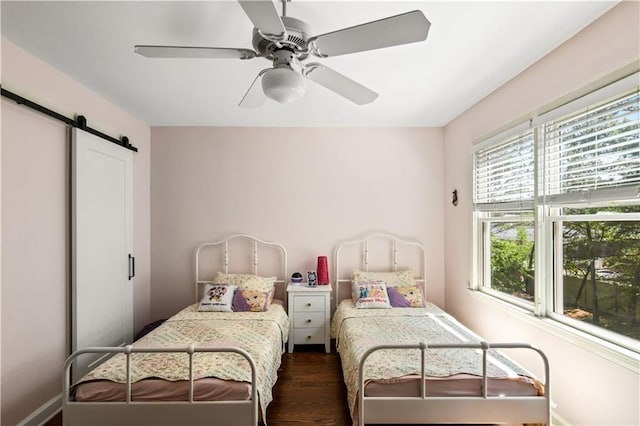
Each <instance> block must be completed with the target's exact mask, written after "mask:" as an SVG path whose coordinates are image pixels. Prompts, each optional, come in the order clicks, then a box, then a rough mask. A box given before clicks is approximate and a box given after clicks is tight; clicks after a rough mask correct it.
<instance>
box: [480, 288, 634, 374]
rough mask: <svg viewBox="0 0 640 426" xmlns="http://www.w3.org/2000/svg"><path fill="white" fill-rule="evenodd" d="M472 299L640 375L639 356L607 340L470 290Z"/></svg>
mask: <svg viewBox="0 0 640 426" xmlns="http://www.w3.org/2000/svg"><path fill="white" fill-rule="evenodd" d="M470 291H471V292H472V294H473V297H476V298H477V299H478V300H479V301H481V302H483V303H486V304H490V305H491V306H492V307H497V308H499V309H501V310H502V311H504V312H508V313H509V314H510V315H513V316H514V317H516V318H517V319H519V320H522V321H524V322H526V323H527V324H531V325H533V326H535V327H537V328H539V329H541V330H543V331H545V332H548V333H551V334H553V335H554V336H557V337H560V338H561V339H563V340H565V341H567V342H569V343H571V344H573V345H576V346H578V347H580V348H582V349H585V350H587V351H589V352H591V353H594V354H597V355H599V356H601V357H603V358H605V359H607V360H609V361H612V362H614V363H615V364H617V365H620V366H622V367H625V368H627V369H629V370H631V371H633V372H634V373H640V354H639V353H637V352H634V351H632V350H629V349H626V348H624V347H622V346H619V345H616V344H614V343H611V342H609V341H607V340H604V339H601V338H599V337H596V336H593V335H591V334H588V333H585V332H583V331H581V330H577V329H575V328H573V327H569V326H567V325H565V324H562V323H560V322H558V321H555V320H553V319H549V318H540V317H537V316H535V315H534V314H533V312H530V311H528V310H526V309H523V308H521V307H518V306H515V305H513V304H511V303H509V302H506V301H503V300H501V299H499V298H496V297H493V296H491V295H489V294H486V293H483V292H482V291H478V290H470Z"/></svg>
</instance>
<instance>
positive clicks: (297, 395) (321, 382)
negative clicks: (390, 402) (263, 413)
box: [45, 345, 351, 426]
mask: <svg viewBox="0 0 640 426" xmlns="http://www.w3.org/2000/svg"><path fill="white" fill-rule="evenodd" d="M267 419H268V425H269V426H280V425H281V426H287V425H317V426H343V425H344V426H346V425H351V417H350V416H349V410H348V408H347V388H346V387H345V385H344V382H343V380H342V369H341V367H340V358H339V356H338V354H337V353H335V352H333V353H331V354H327V353H325V352H324V345H318V346H316V345H309V346H296V350H295V352H294V353H292V354H290V353H286V354H284V355H283V357H282V365H281V366H280V370H279V371H278V382H277V383H276V386H275V387H274V389H273V401H272V402H271V404H270V405H269V407H268V409H267ZM45 426H62V416H61V415H60V414H58V415H57V416H55V417H54V418H53V419H52V420H51V421H49V422H48V423H47V424H46V425H45Z"/></svg>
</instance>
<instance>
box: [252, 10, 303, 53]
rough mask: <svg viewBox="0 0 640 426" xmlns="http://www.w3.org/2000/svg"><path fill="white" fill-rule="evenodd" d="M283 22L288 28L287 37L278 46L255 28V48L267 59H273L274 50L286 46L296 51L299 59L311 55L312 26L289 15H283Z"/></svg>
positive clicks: (285, 47) (253, 41)
mask: <svg viewBox="0 0 640 426" xmlns="http://www.w3.org/2000/svg"><path fill="white" fill-rule="evenodd" d="M281 19H282V23H283V24H284V27H285V28H286V30H287V37H286V39H284V40H283V41H281V42H280V45H281V47H278V46H277V45H276V43H275V42H273V41H272V40H269V39H267V38H265V37H264V36H263V35H262V33H260V31H259V30H258V29H257V28H254V29H253V40H252V43H253V48H254V49H255V50H256V52H258V53H259V54H260V56H264V57H265V58H267V59H273V52H275V51H276V50H278V49H281V48H284V49H287V50H290V51H293V52H295V53H296V56H297V58H298V59H300V60H303V59H306V58H307V57H308V56H309V52H308V49H307V40H308V39H309V37H311V27H310V26H309V25H308V24H307V23H306V22H304V21H301V20H299V19H296V18H291V17H289V16H282V17H281Z"/></svg>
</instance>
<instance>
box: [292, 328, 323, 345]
mask: <svg viewBox="0 0 640 426" xmlns="http://www.w3.org/2000/svg"><path fill="white" fill-rule="evenodd" d="M293 343H294V344H296V345H304V344H309V345H313V344H321V343H324V327H317V328H296V329H294V330H293Z"/></svg>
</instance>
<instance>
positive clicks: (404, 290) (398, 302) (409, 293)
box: [387, 286, 425, 308]
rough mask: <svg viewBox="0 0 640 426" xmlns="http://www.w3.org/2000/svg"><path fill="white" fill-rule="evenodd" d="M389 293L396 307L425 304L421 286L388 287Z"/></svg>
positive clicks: (390, 300)
mask: <svg viewBox="0 0 640 426" xmlns="http://www.w3.org/2000/svg"><path fill="white" fill-rule="evenodd" d="M387 294H388V295H389V303H390V304H391V306H392V307H394V308H421V307H424V305H425V304H424V296H423V295H422V288H420V287H419V286H401V287H387Z"/></svg>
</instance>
